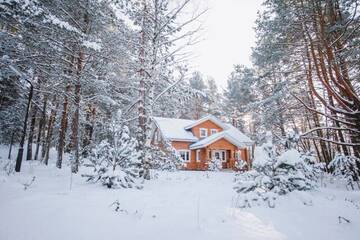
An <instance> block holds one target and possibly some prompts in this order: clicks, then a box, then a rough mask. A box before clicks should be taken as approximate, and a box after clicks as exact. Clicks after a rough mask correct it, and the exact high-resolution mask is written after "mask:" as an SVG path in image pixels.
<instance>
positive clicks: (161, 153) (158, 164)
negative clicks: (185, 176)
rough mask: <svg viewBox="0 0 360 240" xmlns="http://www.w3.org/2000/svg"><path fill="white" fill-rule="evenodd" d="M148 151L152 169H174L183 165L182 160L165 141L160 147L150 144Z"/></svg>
mask: <svg viewBox="0 0 360 240" xmlns="http://www.w3.org/2000/svg"><path fill="white" fill-rule="evenodd" d="M149 153H150V159H151V161H150V162H151V168H152V169H158V170H166V171H176V170H179V169H182V168H183V167H184V164H185V163H184V160H183V159H182V158H181V157H180V156H179V155H178V154H177V153H176V150H175V149H174V148H173V147H172V146H171V144H170V143H169V142H167V141H164V146H163V147H162V148H160V147H159V146H154V145H152V146H151V149H150V150H149Z"/></svg>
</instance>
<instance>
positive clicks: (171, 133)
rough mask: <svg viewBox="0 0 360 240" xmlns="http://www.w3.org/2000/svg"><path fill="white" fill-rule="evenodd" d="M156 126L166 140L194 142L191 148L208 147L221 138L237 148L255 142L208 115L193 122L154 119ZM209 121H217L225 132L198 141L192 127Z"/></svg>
mask: <svg viewBox="0 0 360 240" xmlns="http://www.w3.org/2000/svg"><path fill="white" fill-rule="evenodd" d="M153 119H154V122H155V124H156V125H157V127H158V128H159V129H160V131H161V133H162V135H163V136H164V137H165V138H166V139H170V140H173V141H189V142H194V143H193V144H192V145H191V146H190V148H191V149H193V148H198V147H199V146H207V145H209V144H210V143H212V142H213V141H216V140H218V139H219V138H221V137H223V138H226V139H227V140H228V141H230V142H232V143H234V145H237V146H247V145H249V144H253V143H254V142H253V141H252V140H251V139H250V138H249V137H248V136H246V135H245V134H244V133H242V132H241V131H240V130H239V129H237V128H235V127H234V126H232V125H231V124H229V123H224V122H222V121H221V120H219V119H218V118H216V117H214V116H212V115H207V116H205V117H203V118H200V119H199V120H192V119H182V118H164V117H153ZM208 119H211V120H213V119H216V121H217V122H215V121H214V122H215V123H216V124H220V127H222V128H223V129H224V130H223V131H221V132H219V133H215V134H212V135H210V136H208V137H206V138H204V139H200V140H199V139H198V138H197V137H196V136H194V135H193V134H192V132H191V131H189V130H188V129H189V126H190V129H191V127H193V126H192V125H194V126H196V125H198V124H199V123H201V122H202V121H206V120H208Z"/></svg>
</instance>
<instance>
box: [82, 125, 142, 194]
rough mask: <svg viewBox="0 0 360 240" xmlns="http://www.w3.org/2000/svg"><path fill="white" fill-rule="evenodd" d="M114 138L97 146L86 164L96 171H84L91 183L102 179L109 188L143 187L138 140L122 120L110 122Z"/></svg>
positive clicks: (111, 134) (86, 160) (110, 131)
mask: <svg viewBox="0 0 360 240" xmlns="http://www.w3.org/2000/svg"><path fill="white" fill-rule="evenodd" d="M109 133H110V137H109V139H105V140H103V141H102V142H100V144H98V145H97V146H95V147H93V148H92V150H91V151H90V154H89V156H88V157H87V158H86V159H85V163H84V166H86V167H89V168H91V169H92V172H90V173H87V174H83V175H82V176H83V177H86V178H87V181H89V182H101V184H102V185H104V186H106V187H108V188H138V189H141V188H142V180H141V179H140V178H139V169H140V167H139V166H140V162H139V154H138V152H137V150H136V145H137V142H136V140H135V139H133V138H131V137H130V135H129V129H128V127H127V126H122V125H121V124H120V123H119V122H118V121H113V122H112V124H111V125H110V130H109Z"/></svg>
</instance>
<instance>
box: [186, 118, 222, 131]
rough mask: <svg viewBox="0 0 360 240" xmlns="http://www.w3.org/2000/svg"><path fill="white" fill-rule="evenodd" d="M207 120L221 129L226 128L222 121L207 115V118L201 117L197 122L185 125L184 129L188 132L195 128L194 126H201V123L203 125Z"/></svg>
mask: <svg viewBox="0 0 360 240" xmlns="http://www.w3.org/2000/svg"><path fill="white" fill-rule="evenodd" d="M207 120H210V121H212V122H213V123H215V124H216V125H218V126H219V127H221V128H222V129H225V127H226V126H225V125H224V123H223V122H222V121H220V120H219V119H218V118H216V117H214V116H213V115H207V116H205V117H202V118H200V119H198V120H193V122H192V123H191V124H189V125H187V126H186V127H185V129H186V130H190V129H191V128H193V127H195V126H197V125H199V124H201V123H203V122H205V121H207Z"/></svg>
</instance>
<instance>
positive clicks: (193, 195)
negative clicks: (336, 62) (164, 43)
mask: <svg viewBox="0 0 360 240" xmlns="http://www.w3.org/2000/svg"><path fill="white" fill-rule="evenodd" d="M0 161H1V160H0ZM22 170H23V172H22V173H21V174H16V175H12V176H10V177H8V176H7V177H0V239H1V240H42V239H44V240H49V239H51V240H56V239H61V240H72V239H74V240H79V239H87V240H91V239H107V240H111V239H127V240H131V239H145V238H146V239H151V240H162V239H172V240H175V239H181V240H185V239H207V240H211V239H221V240H227V239H241V240H247V239H267V240H271V239H291V240H296V239H299V240H300V239H301V240H304V239H327V240H331V239H336V240H339V239H346V240H347V239H359V235H360V209H359V208H360V192H359V191H355V192H350V191H346V190H340V189H336V188H334V187H330V188H326V189H320V190H318V191H314V192H311V193H306V194H304V193H301V194H300V193H295V194H292V195H291V196H289V197H286V198H284V199H282V200H279V201H278V202H277V205H276V207H275V208H266V207H253V208H250V209H237V208H234V202H236V200H235V195H234V192H233V190H232V186H233V182H232V181H233V173H231V172H220V173H209V175H207V174H206V173H205V172H191V171H181V172H175V173H158V178H157V179H155V180H152V181H150V182H147V183H146V184H145V188H144V189H143V190H108V189H105V188H104V187H101V186H99V185H93V184H87V183H85V182H84V179H82V178H81V177H79V176H73V178H72V180H73V183H72V187H71V189H70V181H71V176H70V174H69V172H70V171H69V168H67V167H66V168H65V169H63V170H58V169H56V168H55V167H54V166H49V167H47V168H46V167H44V166H40V165H38V164H37V163H29V162H26V163H25V164H24V165H23V169H22ZM1 174H2V176H4V173H1ZM33 176H36V180H35V181H34V183H33V184H32V185H31V186H30V187H29V188H28V189H27V190H24V185H23V184H24V183H28V182H30V181H31V179H32V177H33ZM345 199H348V200H352V201H353V202H350V201H348V200H345ZM116 200H118V201H119V202H120V211H118V212H116V211H114V209H115V206H111V204H112V203H113V202H114V201H116ZM303 202H307V205H304V203H303ZM338 216H343V217H345V218H347V219H349V220H351V222H350V223H339V220H338Z"/></svg>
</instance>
